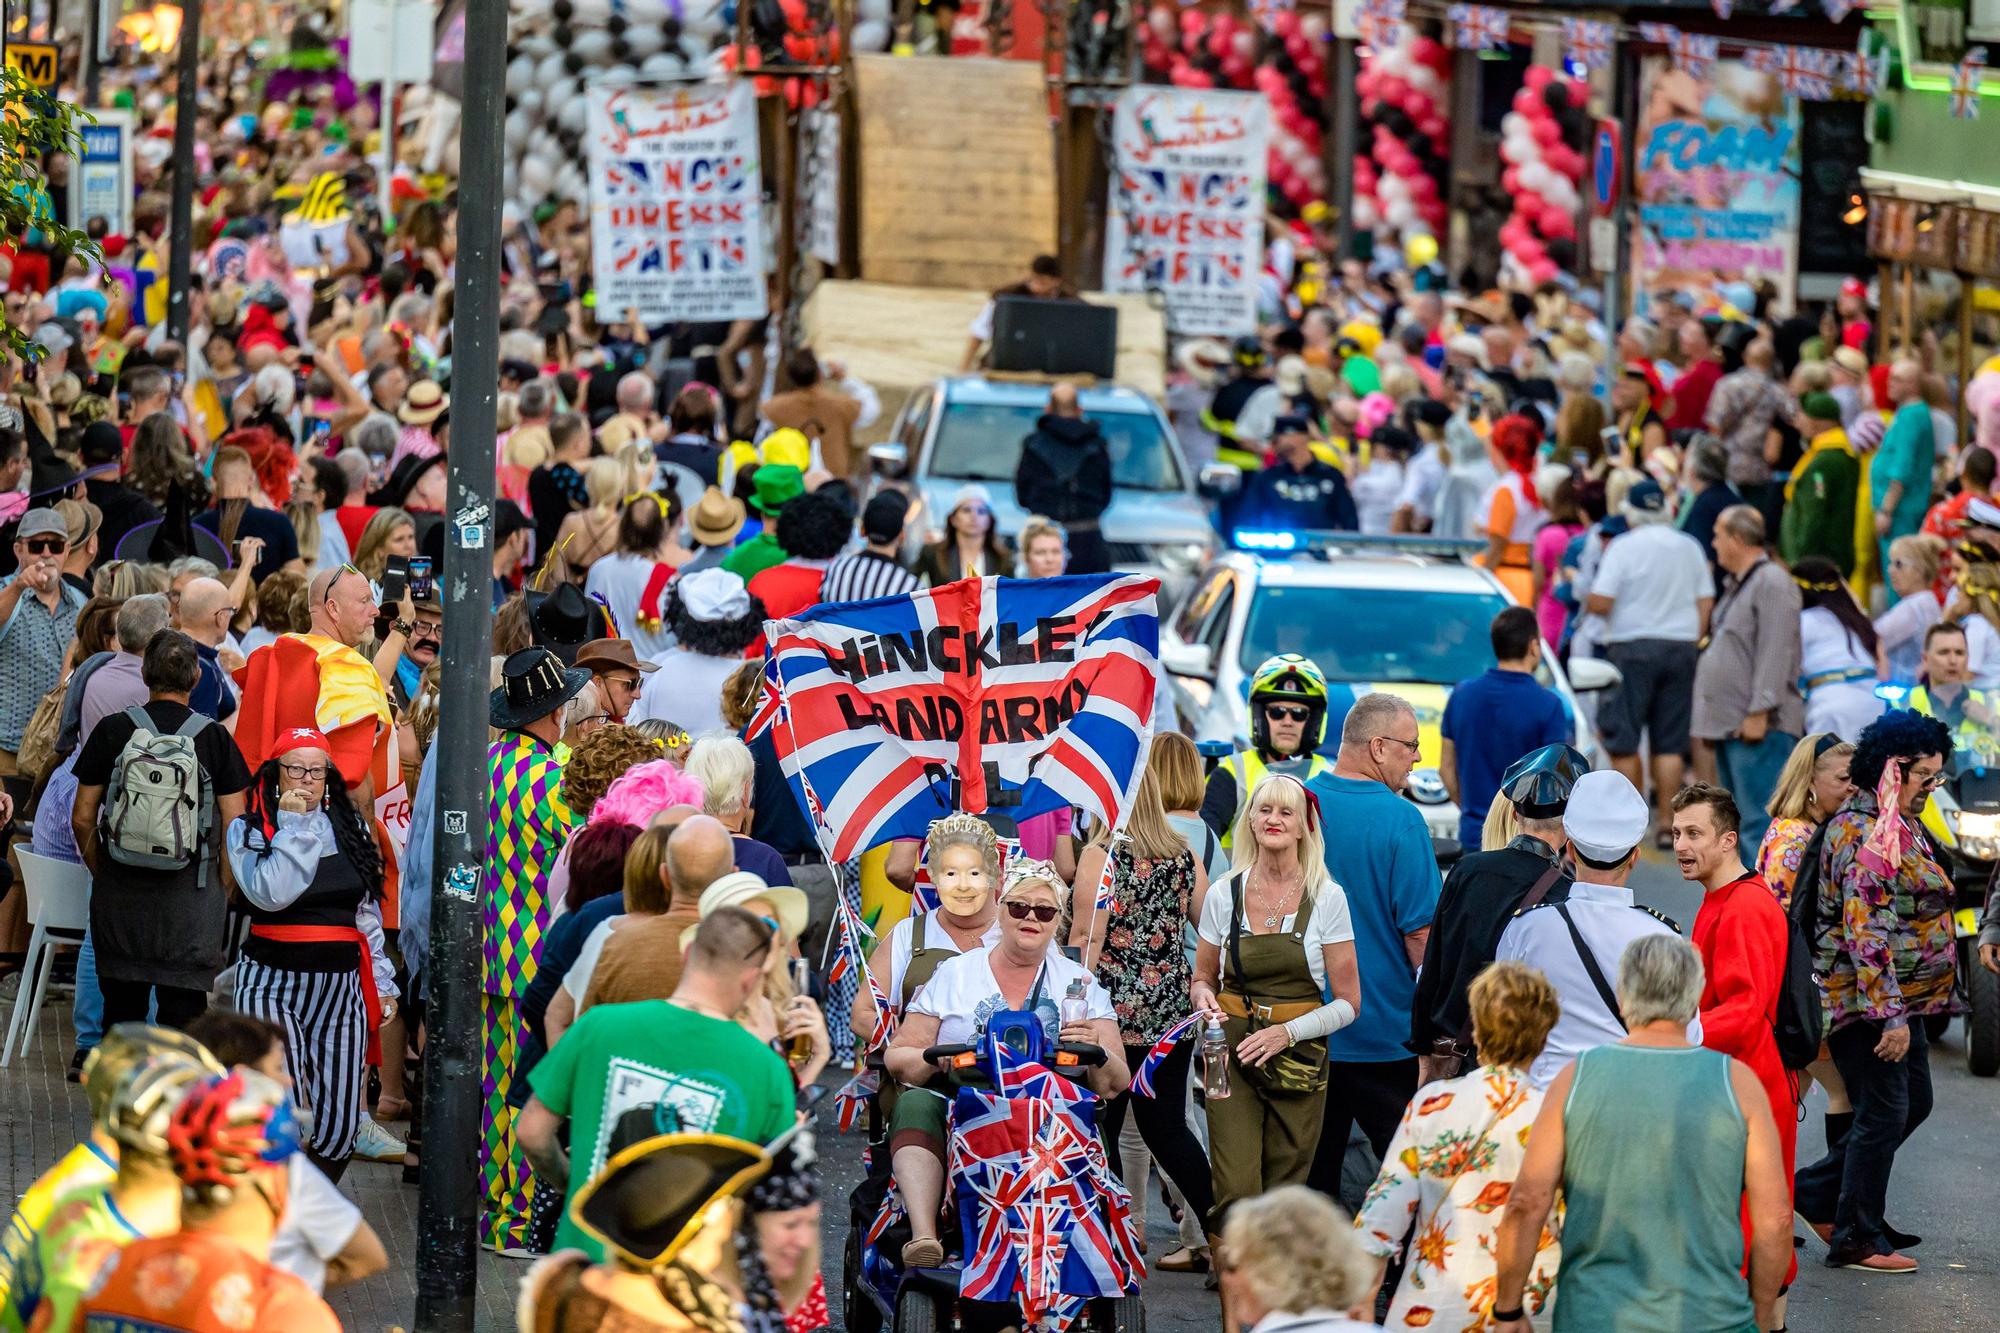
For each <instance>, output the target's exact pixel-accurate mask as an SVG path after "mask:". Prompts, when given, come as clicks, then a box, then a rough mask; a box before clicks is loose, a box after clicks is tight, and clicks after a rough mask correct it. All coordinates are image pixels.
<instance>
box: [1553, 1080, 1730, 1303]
mask: <svg viewBox="0 0 2000 1333" xmlns="http://www.w3.org/2000/svg"><path fill="white" fill-rule="evenodd" d="M1748 1136H1749V1128H1748V1125H1747V1123H1746V1122H1745V1121H1744V1119H1743V1110H1742V1108H1741V1107H1740V1106H1739V1105H1738V1104H1737V1101H1736V1093H1735V1090H1734V1089H1733V1088H1732V1087H1731V1086H1730V1083H1729V1057H1728V1056H1726V1055H1724V1054H1722V1053H1721V1052H1720V1051H1710V1050H1705V1049H1703V1048H1702V1047H1699V1046H1693V1047H1687V1048H1684V1049H1664V1050H1663V1049H1657V1048H1649V1047H1636V1046H1599V1047H1597V1048H1595V1049H1594V1050H1589V1051H1585V1052H1584V1053H1583V1054H1582V1055H1580V1056H1578V1057H1577V1061H1576V1075H1575V1078H1574V1080H1573V1081H1572V1082H1571V1084H1570V1091H1569V1101H1568V1102H1567V1103H1565V1104H1564V1107H1563V1142H1564V1149H1563V1182H1562V1185H1563V1198H1564V1200H1565V1203H1566V1207H1567V1211H1566V1212H1565V1213H1564V1216H1563V1228H1562V1247H1563V1257H1562V1275H1561V1277H1560V1279H1559V1280H1558V1283H1557V1286H1556V1309H1555V1333H1656V1331H1657V1333H1740V1331H1741V1330H1745V1329H1749V1328H1750V1327H1751V1325H1752V1323H1753V1321H1754V1319H1755V1316H1756V1311H1755V1309H1754V1307H1753V1306H1752V1304H1751V1301H1750V1286H1749V1283H1748V1282H1746V1281H1745V1280H1744V1278H1743V1277H1742V1275H1741V1270H1742V1266H1743V1224H1742V1216H1741V1210H1742V1198H1743V1149H1744V1143H1745V1142H1746V1140H1747V1139H1748Z"/></svg>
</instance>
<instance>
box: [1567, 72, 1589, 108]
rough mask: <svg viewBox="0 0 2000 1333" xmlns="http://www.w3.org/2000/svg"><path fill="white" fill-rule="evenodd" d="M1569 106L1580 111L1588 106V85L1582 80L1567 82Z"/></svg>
mask: <svg viewBox="0 0 2000 1333" xmlns="http://www.w3.org/2000/svg"><path fill="white" fill-rule="evenodd" d="M1569 104H1570V105H1571V106H1573V107H1575V108H1576V109H1577V110H1579V111H1581V110H1582V109H1583V108H1584V107H1586V106H1589V105H1590V85H1589V84H1588V83H1585V82H1584V81H1583V80H1582V79H1571V80H1570V81H1569Z"/></svg>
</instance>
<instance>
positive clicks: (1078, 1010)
mask: <svg viewBox="0 0 2000 1333" xmlns="http://www.w3.org/2000/svg"><path fill="white" fill-rule="evenodd" d="M1088 986H1089V983H1088V982H1087V981H1086V980H1085V979H1084V978H1082V977H1078V978H1077V979H1076V980H1074V981H1072V982H1070V983H1069V989H1068V990H1066V991H1064V992H1063V997H1062V1021H1063V1026H1064V1027H1068V1026H1069V1025H1070V1024H1071V1023H1085V1022H1088V1021H1089V1020H1090V996H1089V995H1088V994H1087V993H1086V991H1087V988H1088Z"/></svg>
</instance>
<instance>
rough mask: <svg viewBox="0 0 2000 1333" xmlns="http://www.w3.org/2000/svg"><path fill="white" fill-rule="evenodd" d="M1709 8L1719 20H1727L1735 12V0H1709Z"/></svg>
mask: <svg viewBox="0 0 2000 1333" xmlns="http://www.w3.org/2000/svg"><path fill="white" fill-rule="evenodd" d="M1709 7H1710V8H1712V9H1714V10H1715V16H1716V17H1717V18H1719V19H1727V18H1728V17H1729V16H1730V15H1731V14H1733V13H1735V12H1736V0H1709Z"/></svg>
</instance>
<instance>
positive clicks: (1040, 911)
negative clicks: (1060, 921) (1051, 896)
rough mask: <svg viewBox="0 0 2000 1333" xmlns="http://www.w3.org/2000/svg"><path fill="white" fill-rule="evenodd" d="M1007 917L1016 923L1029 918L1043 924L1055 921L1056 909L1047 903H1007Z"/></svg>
mask: <svg viewBox="0 0 2000 1333" xmlns="http://www.w3.org/2000/svg"><path fill="white" fill-rule="evenodd" d="M1007 915H1008V916H1011V917H1013V918H1014V919H1015V920H1016V921H1026V920H1027V919H1028V918H1029V917H1033V918H1035V920H1037V921H1040V922H1043V923H1044V924H1046V923H1048V922H1050V921H1053V920H1055V919H1056V909H1055V908H1053V907H1051V906H1049V905H1048V904H1047V903H1008V904H1007Z"/></svg>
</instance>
